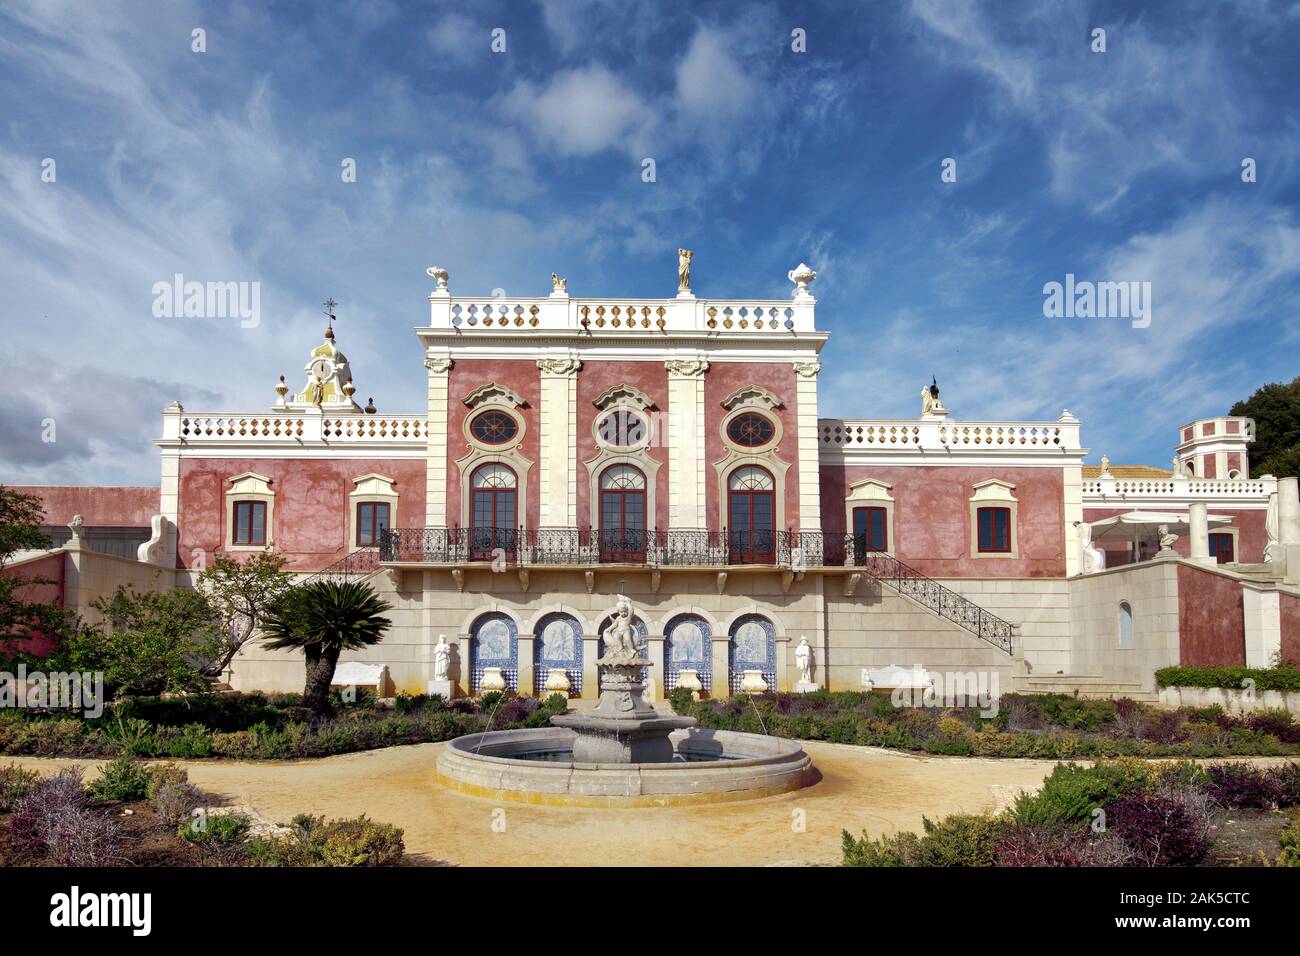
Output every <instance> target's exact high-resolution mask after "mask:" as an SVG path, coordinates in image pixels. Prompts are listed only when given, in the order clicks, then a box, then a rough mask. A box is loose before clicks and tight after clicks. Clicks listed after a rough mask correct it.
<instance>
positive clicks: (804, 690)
mask: <svg viewBox="0 0 1300 956" xmlns="http://www.w3.org/2000/svg"><path fill="white" fill-rule="evenodd" d="M821 689H822V687H821V684H818V683H816V682H814V681H810V680H801V681H795V685H794V692H795V693H796V694H811V693H814V692H815V691H819V690H821Z"/></svg>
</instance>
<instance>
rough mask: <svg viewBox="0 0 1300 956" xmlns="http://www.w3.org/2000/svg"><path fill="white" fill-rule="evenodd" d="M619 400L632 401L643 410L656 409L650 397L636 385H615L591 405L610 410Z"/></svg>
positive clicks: (596, 398) (597, 397)
mask: <svg viewBox="0 0 1300 956" xmlns="http://www.w3.org/2000/svg"><path fill="white" fill-rule="evenodd" d="M619 399H630V400H631V401H632V402H633V403H634V404H636V405H639V406H641V407H642V408H654V404H655V403H654V402H653V401H652V400H651V398H650V396H649V395H647V394H646V393H645V392H643V391H641V389H639V388H637V387H636V386H634V385H628V384H626V383H624V384H622V385H613V386H610V387H609V388H607V389H605V391H603V392H601V393H600V394H599V395H598V396H596V397H595V398H594V399H592V401H591V404H593V405H595V406H596V407H597V408H608V407H609V406H610V405H613V404H614V403H615V402H617V401H618V400H619Z"/></svg>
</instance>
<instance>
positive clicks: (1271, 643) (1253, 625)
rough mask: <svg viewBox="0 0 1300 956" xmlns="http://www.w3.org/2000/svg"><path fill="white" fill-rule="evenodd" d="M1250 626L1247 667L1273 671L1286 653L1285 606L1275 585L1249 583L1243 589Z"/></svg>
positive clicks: (1247, 627)
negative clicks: (1282, 653) (1276, 658)
mask: <svg viewBox="0 0 1300 956" xmlns="http://www.w3.org/2000/svg"><path fill="white" fill-rule="evenodd" d="M1241 605H1242V607H1241V610H1242V616H1243V617H1244V619H1245V625H1246V666H1247V667H1272V666H1273V663H1274V658H1275V656H1276V655H1278V654H1279V653H1281V650H1282V602H1281V594H1280V593H1279V592H1278V590H1277V587H1276V586H1275V585H1258V584H1253V583H1251V582H1249V581H1246V582H1243V583H1242V587H1241Z"/></svg>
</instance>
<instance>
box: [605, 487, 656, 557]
mask: <svg viewBox="0 0 1300 956" xmlns="http://www.w3.org/2000/svg"><path fill="white" fill-rule="evenodd" d="M645 485H646V482H645V474H643V473H642V472H641V470H640V469H639V468H634V467H632V466H631V465H610V466H609V467H608V468H606V469H605V470H604V471H603V472H602V473H601V476H600V532H599V534H600V560H602V561H628V562H633V563H636V564H644V563H645V552H646V513H645V511H646V508H645V490H646V487H645Z"/></svg>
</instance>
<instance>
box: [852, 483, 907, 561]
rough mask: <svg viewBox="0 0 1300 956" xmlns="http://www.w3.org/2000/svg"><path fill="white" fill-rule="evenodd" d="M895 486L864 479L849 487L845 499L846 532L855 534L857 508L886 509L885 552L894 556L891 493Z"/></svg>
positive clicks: (892, 501)
mask: <svg viewBox="0 0 1300 956" xmlns="http://www.w3.org/2000/svg"><path fill="white" fill-rule="evenodd" d="M893 487H894V486H893V485H890V484H886V483H885V482H883V481H879V480H878V479H875V478H863V479H861V480H860V481H855V482H853V484H851V485H849V493H848V495H847V496H846V497H845V498H844V530H845V532H846V533H848V534H850V535H852V534H853V511H854V509H855V508H884V509H885V550H886V551H888V552H889V553H890V554H894V553H895V551H894V498H893V496H892V495H891V494H890V493H889V492H890V491H891V490H892V489H893Z"/></svg>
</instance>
